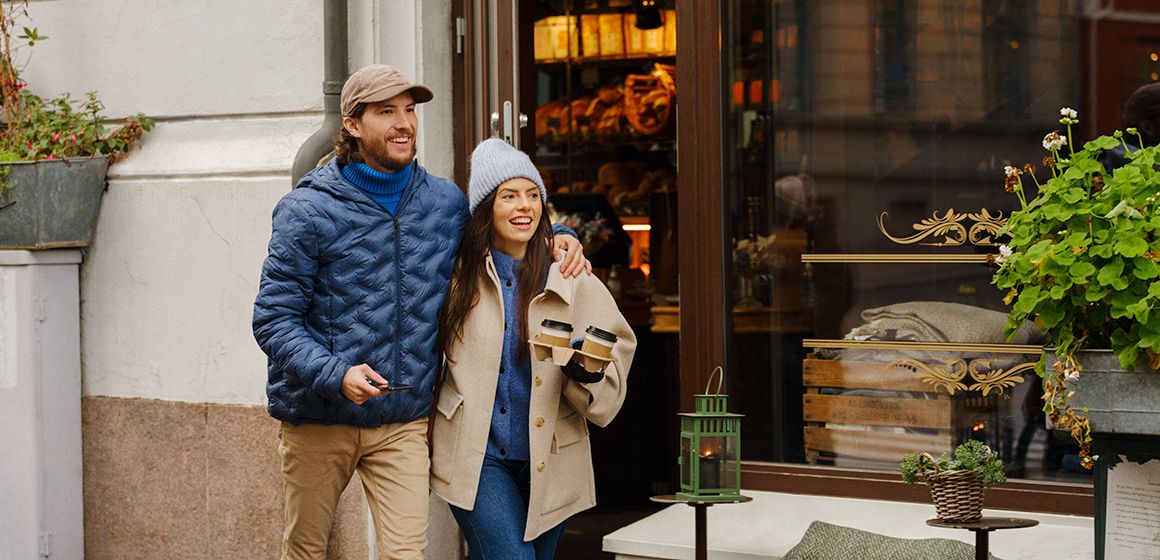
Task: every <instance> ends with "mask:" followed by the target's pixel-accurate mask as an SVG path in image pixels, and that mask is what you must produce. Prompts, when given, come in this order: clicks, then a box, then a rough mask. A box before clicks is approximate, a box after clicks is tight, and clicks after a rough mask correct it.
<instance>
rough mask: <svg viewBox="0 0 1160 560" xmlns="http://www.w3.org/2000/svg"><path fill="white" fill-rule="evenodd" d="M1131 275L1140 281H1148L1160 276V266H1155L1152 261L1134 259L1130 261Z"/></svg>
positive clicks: (1141, 258)
mask: <svg viewBox="0 0 1160 560" xmlns="http://www.w3.org/2000/svg"><path fill="white" fill-rule="evenodd" d="M1132 274H1134V275H1135V276H1136V278H1139V279H1141V280H1150V279H1152V278H1156V277H1157V276H1160V266H1156V262H1155V261H1153V260H1152V259H1146V258H1143V257H1140V258H1136V259H1133V260H1132ZM1158 299H1160V297H1158Z"/></svg>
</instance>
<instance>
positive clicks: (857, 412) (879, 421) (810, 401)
mask: <svg viewBox="0 0 1160 560" xmlns="http://www.w3.org/2000/svg"><path fill="white" fill-rule="evenodd" d="M802 384H803V385H804V387H805V395H804V396H803V397H802V401H803V402H802V404H803V409H804V411H803V421H804V431H805V434H804V435H805V447H806V458H807V460H808V461H809V462H811V463H824V464H837V465H844V466H882V465H884V464H887V463H889V464H897V463H898V460H899V459H900V458H901V457H902V455H904V454H906V453H910V452H913V451H930V452H932V453H939V452H942V451H950V450H951V448H952V447H953V443H954V441H955V439H956V435H961V430H962V429H963V428H962V427H963V426H964V425H969V424H970V423H971V422H974V421H976V419H977V418H982V417H984V416H987V415H988V414H991V412H989V411H990V410H993V405H994V401H993V398H986V397H980V396H979V395H978V394H977V393H963V394H960V395H956V396H953V397H952V396H951V395H949V394H947V393H946V392H945V391H943V390H942V389H939V388H936V387H935V386H933V385H931V384H928V383H924V382H923V381H921V380H920V379H918V378H917V377H916V376H915V374H914V372H913V371H910V370H908V369H906V368H903V367H898V366H891V365H890V363H889V362H887V361H883V362H867V361H852V360H832V359H822V358H818V357H816V356H815V355H813V354H811V355H810V356H809V357H807V358H806V359H805V360H804V362H803V365H802Z"/></svg>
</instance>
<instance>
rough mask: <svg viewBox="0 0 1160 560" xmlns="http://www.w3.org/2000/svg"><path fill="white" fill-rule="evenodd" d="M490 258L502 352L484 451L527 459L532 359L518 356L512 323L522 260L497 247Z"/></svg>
mask: <svg viewBox="0 0 1160 560" xmlns="http://www.w3.org/2000/svg"><path fill="white" fill-rule="evenodd" d="M491 259H492V262H493V263H494V264H495V271H496V273H497V274H498V275H499V287H500V291H501V292H503V317H504V333H503V356H502V358H501V360H500V366H499V382H498V383H497V384H496V389H495V404H494V405H493V406H492V411H491V433H490V434H489V435H488V437H487V454H488V455H490V456H492V457H494V458H496V459H507V460H512V461H527V460H529V458H530V453H529V452H528V445H529V443H528V411H529V410H530V409H531V404H532V361H531V357H530V356H529V355H528V354H527V353H525V354H524V355H523V357H522V358H521V357H520V356H519V349H520V346H521V345H523V344H524V342H523V341H521V340H518V338H519V333H518V331H519V329H518V328H517V327H516V320H519V318H518V317H516V299H517V297H518V294H519V291H520V280H519V270H520V265H522V264H523V261H517V260H515V259H513V258H511V257H510V256H508V255H507V254H505V253H503V252H502V251H499V250H497V249H492V250H491Z"/></svg>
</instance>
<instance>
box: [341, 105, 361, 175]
mask: <svg viewBox="0 0 1160 560" xmlns="http://www.w3.org/2000/svg"><path fill="white" fill-rule="evenodd" d="M366 110H367V104H366V103H359V104H358V105H355V106H354V109H352V110H351V112H350V114H349V115H347V116H348V117H354V118H356V119H361V118H362V116H363V113H365V112H366ZM334 157H335V158H337V159H338V162H339V163H341V164H343V165H348V164H350V163H351V162H352V161H353V162H357V163H365V162H364V161H363V157H362V154H360V153H359V152H358V138H355V137H354V135H353V134H351V133H350V131H348V130H347V129H346V127H345V126H342V125H339V127H338V136H336V137H335V138H334Z"/></svg>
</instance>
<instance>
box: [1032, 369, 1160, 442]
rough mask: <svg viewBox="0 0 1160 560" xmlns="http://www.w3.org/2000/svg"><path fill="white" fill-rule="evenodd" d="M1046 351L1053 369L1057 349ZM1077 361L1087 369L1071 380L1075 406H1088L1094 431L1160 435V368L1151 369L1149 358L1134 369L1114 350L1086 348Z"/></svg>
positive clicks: (1079, 407) (1073, 404)
mask: <svg viewBox="0 0 1160 560" xmlns="http://www.w3.org/2000/svg"><path fill="white" fill-rule="evenodd" d="M1046 353H1047V367H1048V368H1050V367H1051V365H1052V364H1053V363H1055V361H1056V359H1057V358H1056V356H1055V353H1054V352H1053V349H1050V348H1049V349H1047V350H1046ZM1076 360H1077V361H1078V362H1079V364H1080V366H1081V367H1082V368H1083V369H1082V372H1081V373H1080V376H1079V379H1077V380H1075V381H1070V382H1068V388H1069V389H1070V390H1073V391H1075V396H1074V397H1072V398H1071V405H1072V408H1074V409H1075V410H1077V411H1078V410H1080V409H1082V408H1083V407H1087V409H1088V419H1089V420H1090V421H1091V424H1092V431H1093V432H1102V433H1111V434H1143V435H1155V436H1160V371H1156V370H1153V369H1151V368H1149V367H1148V362H1147V359H1146V358H1144V357H1141V359H1140V361H1139V362H1138V363H1137V364H1136V369H1135V370H1134V371H1126V370H1124V369H1123V368H1122V367H1120V361H1119V360H1118V359H1117V358H1116V355H1115V354H1113V353H1112V352H1111V351H1110V350H1084V351H1082V352H1080V353H1079V354H1077V355H1076ZM1048 422H1049V425H1048V428H1051V429H1055V428H1056V426H1051V425H1050V419H1049V420H1048Z"/></svg>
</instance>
